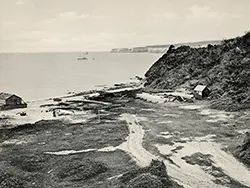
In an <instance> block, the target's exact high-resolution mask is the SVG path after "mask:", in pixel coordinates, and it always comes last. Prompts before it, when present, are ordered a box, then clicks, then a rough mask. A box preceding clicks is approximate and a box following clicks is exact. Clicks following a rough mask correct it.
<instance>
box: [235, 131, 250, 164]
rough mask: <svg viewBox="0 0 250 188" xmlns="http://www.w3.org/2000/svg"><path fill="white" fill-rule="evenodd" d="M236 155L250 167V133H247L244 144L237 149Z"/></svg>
mask: <svg viewBox="0 0 250 188" xmlns="http://www.w3.org/2000/svg"><path fill="white" fill-rule="evenodd" d="M235 155H236V157H237V158H238V159H240V160H241V161H242V162H243V163H245V164H246V165H248V166H249V167H250V133H246V135H245V138H244V140H243V142H242V143H241V144H240V145H239V146H238V147H237V148H236V151H235Z"/></svg>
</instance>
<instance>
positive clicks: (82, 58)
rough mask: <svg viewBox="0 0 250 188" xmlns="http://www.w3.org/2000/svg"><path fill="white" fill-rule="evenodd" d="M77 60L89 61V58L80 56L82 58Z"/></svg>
mask: <svg viewBox="0 0 250 188" xmlns="http://www.w3.org/2000/svg"><path fill="white" fill-rule="evenodd" d="M77 60H88V58H87V57H84V56H81V55H80V57H78V58H77Z"/></svg>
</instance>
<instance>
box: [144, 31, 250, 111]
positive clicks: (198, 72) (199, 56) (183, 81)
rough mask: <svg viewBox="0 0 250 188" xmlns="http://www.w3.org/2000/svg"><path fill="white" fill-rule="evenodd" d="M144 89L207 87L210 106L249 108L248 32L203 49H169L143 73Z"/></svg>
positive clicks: (237, 108)
mask: <svg viewBox="0 0 250 188" xmlns="http://www.w3.org/2000/svg"><path fill="white" fill-rule="evenodd" d="M145 77H146V84H145V86H146V87H147V88H151V89H175V88H177V87H181V86H184V87H187V88H188V89H190V90H192V89H193V88H194V87H195V86H196V85H197V84H204V85H207V86H208V87H209V88H210V90H211V94H210V97H209V99H210V100H211V101H212V102H211V107H213V108H217V109H226V110H230V111H234V110H239V109H245V108H249V107H250V82H249V79H250V32H248V33H246V34H245V35H244V36H242V37H237V38H232V39H228V40H224V41H222V42H221V44H220V45H208V46H207V47H202V48H191V47H189V46H180V47H178V48H175V47H174V46H170V48H169V50H168V51H167V52H166V53H165V54H164V55H163V56H162V57H161V58H160V59H159V60H158V61H157V62H155V63H154V65H153V66H152V67H151V68H150V69H149V70H148V71H147V72H146V74H145Z"/></svg>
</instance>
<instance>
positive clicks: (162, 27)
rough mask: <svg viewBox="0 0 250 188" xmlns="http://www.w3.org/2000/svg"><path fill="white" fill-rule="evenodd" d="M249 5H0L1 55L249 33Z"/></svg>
mask: <svg viewBox="0 0 250 188" xmlns="http://www.w3.org/2000/svg"><path fill="white" fill-rule="evenodd" d="M249 10H250V0H0V52H55V51H56V52H58V51H108V50H110V49H111V48H119V47H135V46H145V45H153V44H174V43H182V42H196V41H204V40H221V39H226V38H231V37H235V36H240V35H243V34H244V33H245V32H246V31H249V30H250V11H249Z"/></svg>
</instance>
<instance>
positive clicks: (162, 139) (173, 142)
mask: <svg viewBox="0 0 250 188" xmlns="http://www.w3.org/2000/svg"><path fill="white" fill-rule="evenodd" d="M125 86H126V87H125ZM130 88H131V89H129V88H128V87H127V85H126V84H122V85H120V86H118V87H112V88H108V89H106V90H105V89H100V90H98V92H96V90H94V91H88V92H87V93H85V92H82V93H78V94H75V95H70V96H65V97H62V98H59V99H58V98H51V99H49V100H44V102H45V103H41V101H40V103H39V101H36V102H34V103H37V104H36V108H37V109H39V110H37V113H34V114H33V115H34V116H36V117H37V114H39V113H42V112H41V109H42V111H43V112H44V113H45V114H46V113H47V114H50V117H48V119H46V118H42V119H40V120H38V121H35V120H34V119H33V122H28V123H29V124H27V122H26V123H22V124H21V125H23V126H19V127H18V126H16V127H5V129H7V130H8V129H9V130H10V132H12V133H11V135H9V133H6V134H5V133H2V134H1V135H2V136H1V140H2V142H1V144H0V145H1V152H0V155H3V154H4V155H6V157H8V156H9V154H8V153H9V152H11V151H9V150H8V148H16V147H21V148H26V146H29V145H30V144H31V146H29V147H31V148H30V150H31V151H32V150H35V151H36V152H38V155H46V157H49V158H54V157H65V158H69V159H71V160H74V156H93V155H94V156H99V157H100V155H103V153H105V156H107V157H108V156H109V155H115V156H116V155H122V156H123V157H121V159H122V160H123V164H124V165H125V166H126V165H128V166H127V167H129V166H130V165H131V166H132V169H137V168H145V166H148V165H150V160H152V159H160V160H163V161H164V164H165V166H166V167H167V169H168V175H169V176H170V177H171V179H172V180H173V181H176V182H177V183H178V182H179V184H180V185H182V186H184V187H189V186H188V185H189V184H190V181H191V180H190V179H189V178H190V175H189V173H188V172H190V173H191V172H192V173H193V175H194V176H196V173H198V174H199V175H200V180H201V181H202V182H203V183H202V182H199V181H198V180H195V178H194V179H192V181H193V183H192V185H195V187H197V188H198V187H199V185H204V186H210V187H213V186H215V185H216V186H220V187H230V184H233V185H236V186H237V187H239V188H245V187H246V186H249V185H250V182H248V181H246V180H245V179H244V178H241V177H238V176H237V169H236V170H235V169H234V168H231V169H230V168H226V166H223V165H222V164H224V163H220V162H223V160H226V159H227V158H229V156H230V157H233V156H232V148H233V147H232V148H231V146H232V144H234V145H235V144H236V143H239V138H237V140H236V137H243V134H241V133H240V131H241V130H243V129H244V130H246V126H244V125H243V124H242V123H241V124H239V122H237V121H235V120H234V118H238V119H240V117H243V116H244V114H242V112H239V113H231V112H223V111H219V110H212V109H209V108H208V104H207V103H206V101H193V102H191V101H188V100H187V101H186V100H183V99H188V97H189V96H188V95H184V94H183V93H182V95H181V96H182V97H183V99H181V100H172V99H179V98H178V97H174V95H173V94H176V93H175V92H170V91H168V92H163V93H162V92H160V93H157V92H153V93H148V95H149V96H148V95H145V94H144V95H143V96H141V94H143V92H145V91H140V92H139V93H141V94H138V89H139V90H140V89H142V88H141V87H140V85H137V86H134V87H130ZM177 95H179V93H177ZM84 97H85V98H84ZM152 99H153V100H152ZM170 99H171V100H170ZM54 111H56V117H53V112H54ZM27 114H28V115H27V117H29V116H32V114H31V115H30V114H29V113H27ZM122 114H128V116H126V117H127V118H126V119H125V120H126V121H124V120H122V119H120V115H122ZM18 117H19V118H20V119H21V118H25V116H24V117H21V116H18ZM27 117H26V118H27ZM130 117H135V118H136V120H132V119H131V118H130ZM236 120H237V119H236ZM235 123H237V124H239V125H238V126H237V127H236V128H234V129H232V128H233V124H235ZM50 124H51V125H53V128H51V127H50V126H51V125H50ZM57 124H59V125H57ZM221 124H225V126H227V128H229V127H230V129H228V130H223V129H222V128H221ZM48 125H50V126H48ZM54 126H55V127H54ZM100 126H101V127H102V126H104V127H105V128H101V127H100ZM137 126H139V127H141V128H140V131H138V130H139V129H138V130H137V128H136V127H137ZM29 127H30V128H29ZM71 127H72V128H73V127H74V129H76V130H77V131H76V132H75V131H73V129H72V130H71ZM110 127H112V129H111V130H110ZM121 127H122V128H121ZM211 127H213V129H211ZM27 128H28V129H27ZM26 129H27V131H28V130H29V129H31V130H33V129H34V131H35V132H34V133H35V134H33V133H32V132H33V131H32V132H31V133H32V134H31V133H30V131H28V132H27V135H26V134H25V132H26ZM92 130H93V131H92ZM194 130H195V131H194ZM20 131H21V132H20ZM88 131H90V133H91V134H90V133H88ZM7 132H8V131H7ZM15 132H16V133H15ZM39 132H41V133H42V134H41V133H40V134H41V135H39ZM52 132H54V133H53V134H52ZM87 134H90V135H89V136H87ZM103 134H104V135H105V134H108V135H109V136H106V137H105V136H103ZM117 134H121V135H122V136H118V135H117ZM211 134H215V137H213V140H210V139H205V137H204V136H207V135H211ZM227 134H230V135H227ZM42 135H45V137H42ZM59 135H63V136H59ZM77 135H79V136H77ZM128 135H130V136H129V137H128ZM232 135H233V137H232ZM86 136H87V138H86V139H88V140H85V141H84V142H80V140H82V139H85V137H86ZM194 138H203V140H201V141H198V143H200V144H205V146H207V145H206V144H209V142H212V143H214V145H217V144H219V146H218V148H217V149H216V151H220V152H218V153H217V152H210V151H213V147H211V150H208V151H207V152H204V151H205V150H204V149H205V148H206V147H205V148H203V149H201V148H200V149H199V147H196V146H194V145H192V144H194V143H195V139H194ZM232 138H234V139H232ZM51 139H52V140H54V141H53V142H51V143H49V142H48V140H51ZM61 139H62V140H61ZM117 139H118V140H119V141H116V140H117ZM130 139H132V140H130ZM137 139H138V140H137ZM36 140H39V142H37V141H36ZM40 140H44V141H40ZM95 140H96V141H95ZM104 140H107V141H104ZM235 141H237V142H235ZM99 142H100V143H99ZM69 143H72V144H69ZM125 143H126V144H125ZM32 144H35V147H34V146H32ZM7 146H8V147H7ZM41 146H43V147H41ZM189 147H191V148H192V149H191V151H192V152H190V150H189V149H188V148H189ZM200 147H203V146H202V145H200ZM93 148H94V149H93ZM25 150H27V148H26V149H25ZM224 150H225V151H226V154H225V153H223V155H224V156H226V155H229V156H226V157H225V158H223V157H222V156H221V157H219V155H220V153H222V152H225V151H224ZM27 152H28V153H29V151H27ZM46 152H47V153H46ZM197 153H202V155H201V156H200V157H201V160H202V161H201V163H200V162H199V161H197V158H196V155H198V154H197ZM207 154H210V155H212V156H213V157H211V158H209V159H206V158H205V157H206V155H207ZM217 154H218V156H217ZM53 155H55V156H53ZM127 155H128V156H129V158H130V159H129V160H128V156H127ZM148 156H150V157H148ZM152 156H155V157H152ZM91 158H92V157H91ZM125 158H126V160H125ZM115 159H117V158H116V157H115ZM233 159H234V157H233ZM55 160H56V159H55ZM188 160H191V162H192V164H190V163H189V162H188ZM207 160H211V161H212V162H211V163H208V164H207V162H206V161H207ZM220 160H221V161H220ZM101 161H104V162H105V163H107V159H105V160H104V159H102V160H101ZM235 161H237V162H239V161H238V160H236V159H235ZM235 161H234V162H235ZM48 163H50V162H48ZM193 163H194V164H196V165H193ZM203 163H204V164H206V165H207V166H206V165H205V167H204V166H202V165H203ZM239 163H240V162H239ZM214 164H216V166H214ZM44 165H45V166H47V165H48V164H47V162H46V163H45V164H44ZM112 165H117V164H116V163H114V164H112ZM236 165H237V164H236ZM131 166H130V167H131ZM178 166H179V167H178ZM215 167H216V168H215ZM217 167H220V168H221V169H220V170H218V169H217ZM55 168H58V167H55ZM123 168H124V166H123ZM207 169H211V171H208V170H207ZM50 170H52V169H50ZM50 170H49V172H50ZM54 170H55V169H54ZM238 170H239V169H238ZM241 170H243V171H244V172H245V173H249V175H250V171H249V170H247V167H244V168H242V169H241ZM186 171H188V172H186ZM127 172H129V170H128V169H127V170H126V171H124V170H122V169H119V171H118V172H116V171H115V173H113V174H107V176H108V177H109V178H110V177H117V178H111V179H109V180H108V181H107V182H106V181H104V182H103V183H105V184H106V183H108V182H116V183H117V185H121V183H120V180H119V177H122V176H121V174H126V173H127ZM216 173H217V174H219V176H217V175H216ZM52 174H53V173H52ZM108 177H107V178H108ZM188 177H189V178H188ZM208 177H209V179H210V180H208V179H207V178H208ZM89 181H90V180H89ZM188 181H189V183H188ZM208 181H209V182H208ZM177 187H178V186H177Z"/></svg>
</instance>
